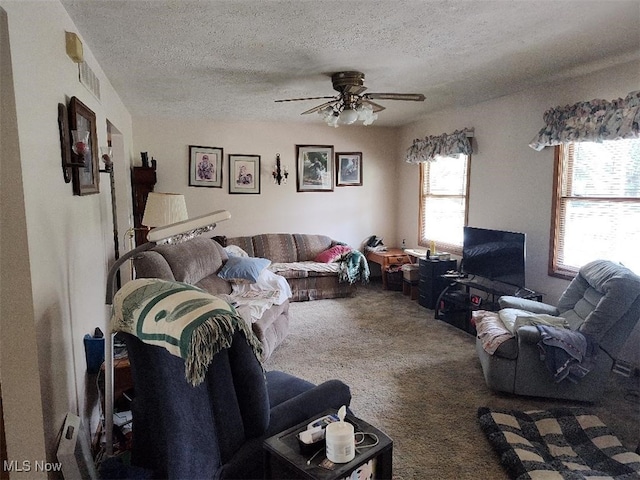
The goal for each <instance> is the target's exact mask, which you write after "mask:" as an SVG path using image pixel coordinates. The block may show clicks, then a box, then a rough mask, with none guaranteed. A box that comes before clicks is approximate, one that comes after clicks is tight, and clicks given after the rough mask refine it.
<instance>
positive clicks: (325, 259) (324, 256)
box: [313, 245, 352, 263]
mask: <svg viewBox="0 0 640 480" xmlns="http://www.w3.org/2000/svg"><path fill="white" fill-rule="evenodd" d="M351 250H352V248H351V247H350V246H348V245H334V246H333V247H331V248H328V249H327V250H325V251H324V252H320V253H319V254H318V255H316V258H314V259H313V261H314V262H322V263H331V262H335V261H336V260H338V259H339V258H340V257H341V256H342V255H344V254H345V253H349V252H350V251H351Z"/></svg>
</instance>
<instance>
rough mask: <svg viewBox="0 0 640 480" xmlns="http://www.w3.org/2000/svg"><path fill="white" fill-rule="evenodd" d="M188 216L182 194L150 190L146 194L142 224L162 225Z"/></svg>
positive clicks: (148, 225)
mask: <svg viewBox="0 0 640 480" xmlns="http://www.w3.org/2000/svg"><path fill="white" fill-rule="evenodd" d="M188 218H189V215H188V214H187V204H186V202H185V200H184V195H180V194H178V193H157V192H151V193H149V195H148V196H147V204H146V206H145V207H144V215H143V217H142V225H144V226H146V227H150V228H153V227H164V226H165V225H171V224H172V223H177V222H182V221H183V220H187V219H188Z"/></svg>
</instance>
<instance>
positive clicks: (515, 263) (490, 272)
mask: <svg viewBox="0 0 640 480" xmlns="http://www.w3.org/2000/svg"><path fill="white" fill-rule="evenodd" d="M524 264H525V234H524V233H516V232H505V231H502V230H489V229H486V228H476V227H464V240H463V245H462V266H461V270H462V272H464V273H466V274H468V275H477V276H479V277H483V278H488V279H489V280H493V281H497V282H503V283H508V284H509V285H515V286H517V287H524V286H525V276H524Z"/></svg>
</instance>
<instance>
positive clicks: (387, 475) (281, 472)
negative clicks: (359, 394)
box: [263, 410, 393, 480]
mask: <svg viewBox="0 0 640 480" xmlns="http://www.w3.org/2000/svg"><path fill="white" fill-rule="evenodd" d="M330 413H335V412H334V411H331V410H328V411H326V412H325V413H322V414H319V415H316V416H314V417H312V418H309V419H308V420H306V421H304V422H302V423H300V424H298V425H296V426H295V427H291V428H289V429H288V430H285V431H284V432H280V433H278V434H277V435H274V436H273V437H270V438H267V439H266V440H265V441H264V444H263V448H264V468H265V477H264V478H266V479H313V480H338V479H341V478H345V477H348V476H349V475H351V474H352V473H353V472H354V471H356V470H357V469H358V468H359V467H361V466H362V465H365V464H367V463H368V462H369V461H372V463H374V464H375V466H374V477H373V478H376V479H388V480H391V477H392V472H393V440H391V439H390V438H389V437H388V436H387V435H386V434H385V433H383V432H382V431H380V430H378V429H377V428H375V427H374V426H373V425H370V424H368V423H367V422H365V421H364V420H361V419H359V418H357V417H354V416H353V415H350V414H348V415H347V417H346V421H348V422H350V423H352V424H353V425H354V427H355V432H356V440H359V439H360V437H361V435H357V433H358V432H363V433H365V434H367V435H365V436H364V441H363V442H362V445H371V444H373V443H374V442H375V439H374V437H372V436H371V435H368V434H373V435H375V436H376V437H377V438H378V443H377V444H376V445H375V446H372V447H368V448H366V447H365V448H363V447H360V446H356V456H355V458H354V459H353V460H352V461H350V462H349V463H340V464H333V468H332V469H330V468H325V467H323V466H321V464H325V462H328V460H327V459H326V458H327V457H326V455H325V450H324V448H322V449H318V450H316V451H314V452H313V453H309V454H308V455H303V454H302V453H301V452H300V447H299V444H298V439H297V434H298V433H300V432H301V431H302V430H306V429H307V425H308V424H309V423H310V422H312V421H313V420H315V419H317V418H320V417H322V416H323V415H327V414H330ZM318 451H319V453H317V455H315V456H314V457H313V458H312V459H311V457H312V456H313V455H314V454H315V453H316V452H318ZM309 459H311V462H310V463H309V464H307V461H308V460H309ZM329 463H330V462H329ZM330 464H331V463H330Z"/></svg>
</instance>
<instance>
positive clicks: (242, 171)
mask: <svg viewBox="0 0 640 480" xmlns="http://www.w3.org/2000/svg"><path fill="white" fill-rule="evenodd" d="M229 193H257V194H259V193H260V155H229Z"/></svg>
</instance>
